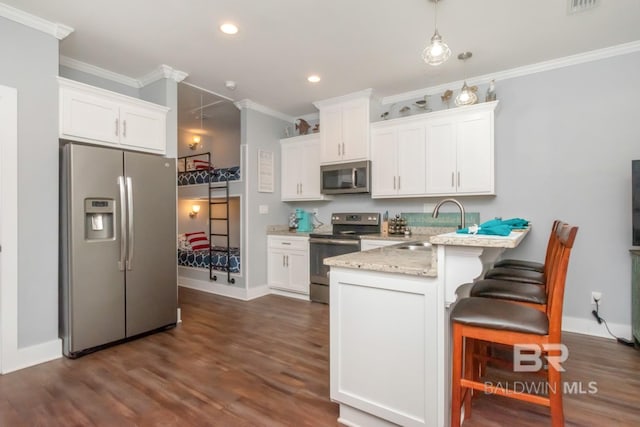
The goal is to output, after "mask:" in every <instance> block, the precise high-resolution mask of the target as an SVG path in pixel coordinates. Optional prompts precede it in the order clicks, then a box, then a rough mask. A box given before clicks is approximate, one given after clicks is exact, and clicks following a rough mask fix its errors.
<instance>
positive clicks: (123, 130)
mask: <svg viewBox="0 0 640 427" xmlns="http://www.w3.org/2000/svg"><path fill="white" fill-rule="evenodd" d="M122 136H124V137H125V138H126V137H127V121H126V120H123V121H122Z"/></svg>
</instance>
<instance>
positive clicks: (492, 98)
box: [484, 80, 496, 102]
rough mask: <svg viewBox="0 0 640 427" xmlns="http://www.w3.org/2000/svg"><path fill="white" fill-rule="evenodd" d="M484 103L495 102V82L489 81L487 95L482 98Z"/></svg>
mask: <svg viewBox="0 0 640 427" xmlns="http://www.w3.org/2000/svg"><path fill="white" fill-rule="evenodd" d="M484 100H485V102H491V101H495V100H496V81H495V80H491V82H489V87H488V88H487V95H486V96H485V97H484Z"/></svg>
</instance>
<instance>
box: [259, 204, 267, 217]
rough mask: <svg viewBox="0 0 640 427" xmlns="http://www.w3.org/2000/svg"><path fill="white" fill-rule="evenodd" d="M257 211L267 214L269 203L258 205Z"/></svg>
mask: <svg viewBox="0 0 640 427" xmlns="http://www.w3.org/2000/svg"><path fill="white" fill-rule="evenodd" d="M258 212H260V213H261V214H262V215H265V214H268V213H269V205H260V206H258Z"/></svg>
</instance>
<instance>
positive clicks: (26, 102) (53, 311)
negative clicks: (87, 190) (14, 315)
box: [0, 17, 60, 352]
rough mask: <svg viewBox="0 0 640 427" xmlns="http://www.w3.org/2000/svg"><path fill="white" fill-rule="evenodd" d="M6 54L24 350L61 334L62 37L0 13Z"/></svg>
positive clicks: (1, 52) (1, 73)
mask: <svg viewBox="0 0 640 427" xmlns="http://www.w3.org/2000/svg"><path fill="white" fill-rule="evenodd" d="M0 58H2V66H1V67H0V84H2V85H5V86H9V87H14V88H16V89H17V91H18V217H19V219H18V347H19V348H25V347H30V346H34V345H37V344H42V343H48V342H53V341H55V340H57V338H58V83H57V80H56V76H57V75H58V40H57V39H55V38H54V37H52V36H50V35H47V34H45V33H42V32H40V31H37V30H34V29H31V28H28V27H26V26H24V25H21V24H17V23H15V22H13V21H10V20H7V19H5V18H1V17H0ZM59 351H60V350H58V352H59Z"/></svg>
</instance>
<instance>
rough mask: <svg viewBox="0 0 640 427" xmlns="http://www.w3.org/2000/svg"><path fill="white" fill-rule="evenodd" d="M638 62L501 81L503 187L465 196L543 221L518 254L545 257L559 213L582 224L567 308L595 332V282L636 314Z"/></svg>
mask: <svg viewBox="0 0 640 427" xmlns="http://www.w3.org/2000/svg"><path fill="white" fill-rule="evenodd" d="M638 70H640V53H633V54H629V55H625V56H618V57H613V58H608V59H604V60H600V61H595V62H590V63H585V64H581V65H577V66H571V67H566V68H561V69H556V70H552V71H547V72H542V73H537V74H532V75H529V76H524V77H519V78H514V79H509V80H505V81H498V82H496V86H497V94H498V99H499V100H500V104H499V106H498V109H497V111H496V117H495V138H496V139H495V150H496V161H495V164H496V193H497V196H496V197H461V198H460V200H462V201H463V203H464V204H465V206H466V208H467V210H468V211H477V212H480V218H481V220H482V221H485V220H487V219H491V218H493V217H494V216H502V217H504V218H508V217H514V216H518V217H524V218H527V219H529V220H531V221H532V222H533V226H534V228H533V231H532V233H530V234H529V236H528V237H527V239H526V240H525V241H524V242H523V244H522V245H521V246H520V247H519V248H518V249H516V250H514V251H512V253H511V254H510V255H512V256H514V257H521V258H531V259H539V260H541V259H542V258H543V257H544V251H545V247H546V243H547V238H548V232H549V229H550V227H551V222H552V221H553V220H554V219H555V218H560V219H562V220H564V221H568V222H571V223H574V224H577V225H579V226H580V231H579V232H578V237H577V240H576V245H575V249H574V251H573V253H572V259H571V262H570V268H569V275H568V279H567V290H566V296H565V308H564V312H565V315H566V316H568V317H573V318H576V319H579V320H583V321H584V322H586V323H585V325H587V326H589V327H591V326H593V327H594V328H598V330H597V331H593V332H595V333H602V334H606V331H605V330H604V328H603V326H599V325H597V323H596V322H595V320H593V319H592V317H591V313H590V312H591V307H590V305H589V298H590V294H591V291H592V290H595V291H601V292H602V293H603V304H602V306H601V314H602V315H603V317H604V318H605V319H606V320H607V321H608V322H609V323H610V324H612V323H613V324H618V325H624V326H628V325H630V324H631V308H630V307H631V302H630V301H631V293H630V292H631V291H630V269H631V263H630V257H629V253H628V249H629V247H630V246H631V160H633V159H640V139H639V137H638V134H639V132H638V130H637V122H638V118H639V117H640V116H639V114H638V111H639V110H638V106H637V105H636V104H635V98H636V97H637V94H638V93H640V73H639V72H638ZM373 167H375V165H374V166H373ZM436 200H437V198H435V199H431V198H430V199H427V198H423V199H405V200H392V199H389V200H371V199H370V198H369V197H368V196H355V197H354V196H337V197H336V198H335V199H334V201H332V202H330V203H326V202H318V203H306V204H296V203H288V204H287V205H288V206H289V208H290V209H293V208H295V207H303V208H307V209H311V208H315V207H317V208H318V209H319V211H320V218H321V219H322V221H324V222H328V221H329V215H330V213H331V212H338V211H369V210H371V211H376V212H384V211H385V210H387V209H388V210H389V213H390V214H391V213H395V212H403V211H404V212H422V210H423V204H424V203H429V204H431V205H433V203H434V202H435V201H436ZM278 223H281V224H284V223H286V220H285V218H280V221H279V222H278ZM565 326H568V323H565ZM623 329H624V328H623ZM618 330H619V331H620V328H618ZM603 331H604V332H603Z"/></svg>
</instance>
